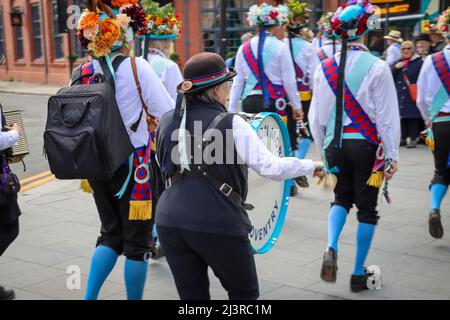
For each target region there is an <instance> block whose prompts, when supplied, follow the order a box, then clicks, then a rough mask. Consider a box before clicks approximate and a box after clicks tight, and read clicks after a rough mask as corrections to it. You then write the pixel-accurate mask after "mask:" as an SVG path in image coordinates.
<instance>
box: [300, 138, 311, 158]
mask: <svg viewBox="0 0 450 320" xmlns="http://www.w3.org/2000/svg"><path fill="white" fill-rule="evenodd" d="M310 146H311V139H306V138H302V139H301V140H300V143H299V144H298V154H297V156H298V158H299V159H305V157H306V155H307V154H308V151H309V147H310Z"/></svg>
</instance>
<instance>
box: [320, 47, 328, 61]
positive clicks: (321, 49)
mask: <svg viewBox="0 0 450 320" xmlns="http://www.w3.org/2000/svg"><path fill="white" fill-rule="evenodd" d="M317 55H318V56H319V60H320V62H322V61H324V60H326V59H328V56H327V54H326V53H325V50H323V48H322V47H320V48H318V49H317Z"/></svg>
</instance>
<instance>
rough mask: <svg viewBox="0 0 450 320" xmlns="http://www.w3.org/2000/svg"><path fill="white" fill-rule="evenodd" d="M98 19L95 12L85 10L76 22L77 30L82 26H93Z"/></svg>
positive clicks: (82, 27)
mask: <svg viewBox="0 0 450 320" xmlns="http://www.w3.org/2000/svg"><path fill="white" fill-rule="evenodd" d="M99 20H100V17H99V15H98V14H96V13H95V12H89V11H85V12H83V14H82V15H81V17H80V21H79V22H78V30H81V29H84V28H94V27H95V26H96V25H97V24H98V21H99Z"/></svg>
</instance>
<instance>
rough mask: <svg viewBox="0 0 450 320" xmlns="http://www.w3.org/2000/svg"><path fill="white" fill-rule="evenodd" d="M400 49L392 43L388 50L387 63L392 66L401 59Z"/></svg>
mask: <svg viewBox="0 0 450 320" xmlns="http://www.w3.org/2000/svg"><path fill="white" fill-rule="evenodd" d="M399 51H400V50H399V49H398V47H397V46H396V45H391V46H389V48H387V50H386V63H387V64H388V65H389V66H390V67H392V66H393V65H394V64H395V63H396V62H397V61H398V60H400V52H399Z"/></svg>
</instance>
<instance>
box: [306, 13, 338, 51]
mask: <svg viewBox="0 0 450 320" xmlns="http://www.w3.org/2000/svg"><path fill="white" fill-rule="evenodd" d="M332 17H333V12H327V13H324V14H323V15H322V16H321V17H320V19H319V21H318V22H317V28H318V30H319V31H318V33H317V35H316V37H315V38H314V40H313V43H312V45H313V47H314V48H315V49H316V53H317V55H318V57H319V59H325V58H329V57H331V56H333V55H335V54H336V53H338V52H339V51H341V44H340V41H339V39H336V37H335V36H334V34H333V30H332V29H331V22H330V20H331V18H332Z"/></svg>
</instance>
